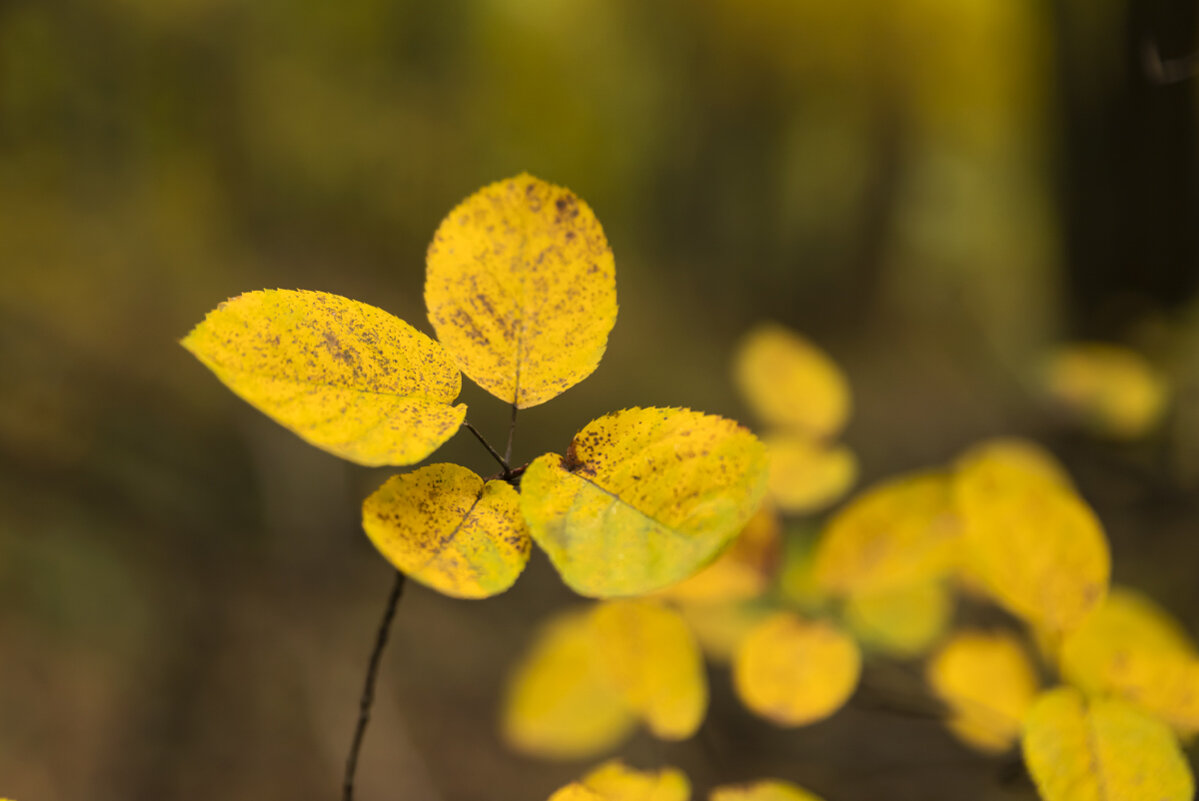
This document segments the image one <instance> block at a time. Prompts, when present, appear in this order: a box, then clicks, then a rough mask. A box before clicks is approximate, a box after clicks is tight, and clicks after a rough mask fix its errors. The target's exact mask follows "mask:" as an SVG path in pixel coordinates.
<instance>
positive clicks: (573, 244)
mask: <svg viewBox="0 0 1199 801" xmlns="http://www.w3.org/2000/svg"><path fill="white" fill-rule="evenodd" d="M427 262H428V271H427V273H426V279H425V304H426V306H428V310H429V320H430V321H431V322H432V323H433V328H434V329H435V330H436V331H437V336H438V339H440V340H441V342H442V343H443V344H444V345H445V347H446V349H447V350H448V351H449V352H450V353H451V354H453V356H454V358H455V359H457V360H458V363H459V365H461V367H462V371H463V372H464V373H466V374H467V375H468V376H469V377H470V378H471V380H473V381H474V382H475V383H477V384H478V385H479V386H481V387H483V389H485V390H487V391H488V392H490V393H491V394H493V395H495V396H496V397H497V398H499V399H500V400H502V401H505V402H507V403H515V404H516V406H517V407H519V408H522V409H523V408H526V407H529V406H536V405H537V404H539V403H544V402H545V401H547V400H549V399H550V398H553V397H555V396H556V395H559V394H561V393H562V392H563V391H565V390H567V389H569V388H570V387H572V386H574V385H575V384H577V383H578V382H580V381H582V380H583V379H584V378H586V377H587V376H589V375H591V373H592V371H594V370H595V368H596V365H598V364H599V361H600V358H601V357H602V356H603V354H604V349H605V347H606V346H607V342H608V333H609V332H610V331H611V330H612V326H613V325H614V324H615V323H616V277H615V276H616V273H615V266H614V262H613V259H612V251H611V249H610V248H609V247H608V241H607V239H606V238H605V237H604V232H603V229H602V228H600V224H599V221H598V220H596V218H595V215H594V214H593V213H592V211H591V209H590V208H589V207H588V206H587V204H586V203H584V202H583V201H582V200H580V199H579V198H578V197H576V196H575V195H574V193H572V192H571V191H570V190H568V189H563V188H562V187H559V186H554V185H553V184H549V183H546V182H545V181H542V180H539V179H537V178H534V177H533V176H531V175H527V174H521V175H518V176H516V177H515V178H509V179H507V180H504V181H499V182H497V183H494V184H491V185H490V186H486V187H484V188H483V189H480V190H479V191H478V192H476V193H475V194H473V195H471V196H470V197H469V198H467V199H466V200H465V201H463V202H462V203H461V204H460V205H459V206H458V207H457V208H455V209H454V210H453V211H451V212H450V213H449V215H448V216H447V217H446V218H445V220H444V221H443V222H442V223H441V226H440V227H439V228H438V229H437V232H436V234H434V236H433V242H432V244H430V245H429V252H428V259H427Z"/></svg>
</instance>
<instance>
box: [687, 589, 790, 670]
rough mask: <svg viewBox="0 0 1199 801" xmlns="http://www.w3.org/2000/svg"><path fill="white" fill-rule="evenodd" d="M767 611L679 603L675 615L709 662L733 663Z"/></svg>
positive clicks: (759, 607) (755, 607)
mask: <svg viewBox="0 0 1199 801" xmlns="http://www.w3.org/2000/svg"><path fill="white" fill-rule="evenodd" d="M770 613H771V610H769V609H767V608H766V607H764V606H762V605H760V604H747V603H720V604H681V605H680V606H679V614H680V615H682V616H683V620H685V621H687V628H689V629H691V633H692V634H694V635H695V640H696V642H698V643H699V647H700V649H701V650H702V651H703V652H704V654H705V655H706V656H707V657H708V658H709V659H710V660H712V661H713V662H718V663H721V664H728V663H729V662H731V661H732V660H733V655H734V654H735V653H736V652H737V648H738V646H740V645H741V640H742V639H744V638H745V635H747V634H749V632H751V631H753V629H754V627H755V626H757V625H758V623H760V622H762V621H763V620H765V619H766V617H767V616H769V615H770Z"/></svg>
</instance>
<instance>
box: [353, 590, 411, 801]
mask: <svg viewBox="0 0 1199 801" xmlns="http://www.w3.org/2000/svg"><path fill="white" fill-rule="evenodd" d="M403 592H404V574H403V573H401V572H400V571H398V570H397V571H396V578H395V584H393V585H392V587H391V594H390V595H388V596H387V606H385V607H384V608H383V618H382V619H381V620H380V621H379V633H378V634H376V635H375V650H374V651H372V652H371V661H370V664H369V665H368V666H367V668H366V683H365V685H364V686H363V688H362V698H361V699H360V700H359V702H358V725H357V726H356V727H355V729H354V740H353V742H351V743H350V755H349V756H348V757H346V775H345V781H344V783H343V784H342V794H341V797H342V801H354V772H355V771H356V770H357V769H358V752H359V750H361V748H362V738H363V736H364V735H365V734H366V724H367V723H369V722H370V719H371V705H372V704H373V703H374V701H375V679H376V678H377V677H378V675H379V662H380V661H381V660H382V658H383V649H384V648H385V647H386V646H387V635H388V633H389V632H390V631H391V621H392V620H393V619H394V618H395V614H396V607H397V606H399V603H400V595H401V594H402V593H403Z"/></svg>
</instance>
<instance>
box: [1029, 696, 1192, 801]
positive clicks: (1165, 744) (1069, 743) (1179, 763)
mask: <svg viewBox="0 0 1199 801" xmlns="http://www.w3.org/2000/svg"><path fill="white" fill-rule="evenodd" d="M1023 749H1024V761H1025V763H1026V764H1027V765H1028V772H1029V773H1031V774H1032V777H1033V780H1034V781H1035V782H1036V785H1037V790H1038V791H1039V792H1040V794H1041V798H1042V799H1044V801H1191V799H1192V798H1193V797H1194V793H1195V782H1194V778H1193V777H1192V776H1191V770H1190V767H1189V766H1188V765H1187V762H1186V758H1185V757H1184V756H1183V754H1182V750H1181V749H1180V748H1179V746H1178V740H1177V739H1176V738H1175V737H1174V734H1173V733H1172V732H1171V731H1170V729H1169V727H1168V726H1166V724H1164V723H1162V722H1161V721H1159V720H1156V719H1154V718H1151V717H1149V716H1147V715H1145V714H1144V713H1142V712H1139V711H1137V710H1136V709H1135V708H1134V707H1132V706H1131V705H1129V704H1127V703H1125V702H1123V701H1118V700H1115V699H1104V698H1098V699H1092V700H1089V701H1088V700H1087V699H1085V698H1083V696H1082V693H1080V692H1079V691H1078V690H1075V689H1074V688H1073V687H1059V688H1057V689H1055V690H1050V691H1049V692H1046V693H1043V694H1042V695H1041V696H1040V698H1039V699H1038V700H1037V702H1036V703H1035V704H1034V705H1033V707H1032V709H1031V710H1029V712H1028V716H1027V717H1026V719H1025V722H1024V736H1023Z"/></svg>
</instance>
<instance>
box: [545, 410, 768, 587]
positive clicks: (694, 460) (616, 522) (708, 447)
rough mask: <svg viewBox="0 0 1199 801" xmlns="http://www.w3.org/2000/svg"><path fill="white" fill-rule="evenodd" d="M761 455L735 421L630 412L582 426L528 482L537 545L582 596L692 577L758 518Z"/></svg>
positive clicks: (763, 466) (758, 445) (688, 414)
mask: <svg viewBox="0 0 1199 801" xmlns="http://www.w3.org/2000/svg"><path fill="white" fill-rule="evenodd" d="M765 490H766V453H765V449H764V448H763V447H762V443H761V442H759V441H758V439H757V437H755V436H754V435H753V434H751V433H749V432H748V431H746V430H745V429H744V428H742V427H741V426H739V425H737V424H736V423H735V422H733V421H731V420H726V419H724V418H721V417H716V416H713V415H705V414H701V413H699V412H693V411H690V410H687V409H657V408H650V409H627V410H625V411H620V412H613V413H612V414H609V415H605V416H604V417H601V418H599V419H597V420H593V421H592V422H590V423H588V424H587V425H586V426H584V427H583V429H582V430H581V431H579V433H578V434H576V435H575V437H574V440H573V441H572V442H571V444H570V448H569V449H568V450H567V452H566V457H565V458H563V457H560V456H557V455H555V454H546V455H544V456H541V457H539V458H538V459H537V460H535V461H534V462H533V463H532V464H531V465H529V468H528V470H527V471H526V472H525V474H524V476H523V478H522V479H521V511H522V512H523V513H524V516H525V520H526V521H528V524H529V529H530V531H531V532H532V535H533V539H534V540H535V541H536V542H537V544H538V545H540V546H541V547H542V548H543V549H544V550H545V552H546V554H548V556H549V558H550V561H551V562H553V564H554V567H555V568H557V570H558V572H559V573H560V574H561V575H562V578H563V580H564V581H565V582H566V583H567V584H568V585H570V587H571V588H572V589H574V590H575V592H578V593H580V594H581V595H588V596H594V597H611V596H618V595H639V594H642V593H647V592H651V591H653V590H658V589H661V588H663V587H666V586H667V585H669V584H672V583H674V582H676V581H680V580H682V579H685V578H687V577H688V576H691V575H693V574H694V573H695V572H696V571H697V570H699V569H700V568H701V567H703V566H704V565H705V564H706V563H707V562H709V561H710V560H712V559H713V558H714V557H715V556H716V555H717V554H718V553H719V551H720V549H721V548H723V547H724V546H725V545H726V544H727V543H728V542H729V540H730V539H732V538H733V537H734V536H736V534H737V532H739V531H740V530H741V528H742V527H743V526H744V525H745V523H746V522H747V521H748V520H749V518H750V517H751V516H752V515H753V513H754V512H755V511H756V510H757V508H758V504H759V503H760V501H761V499H762V495H763V494H764V493H765Z"/></svg>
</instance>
